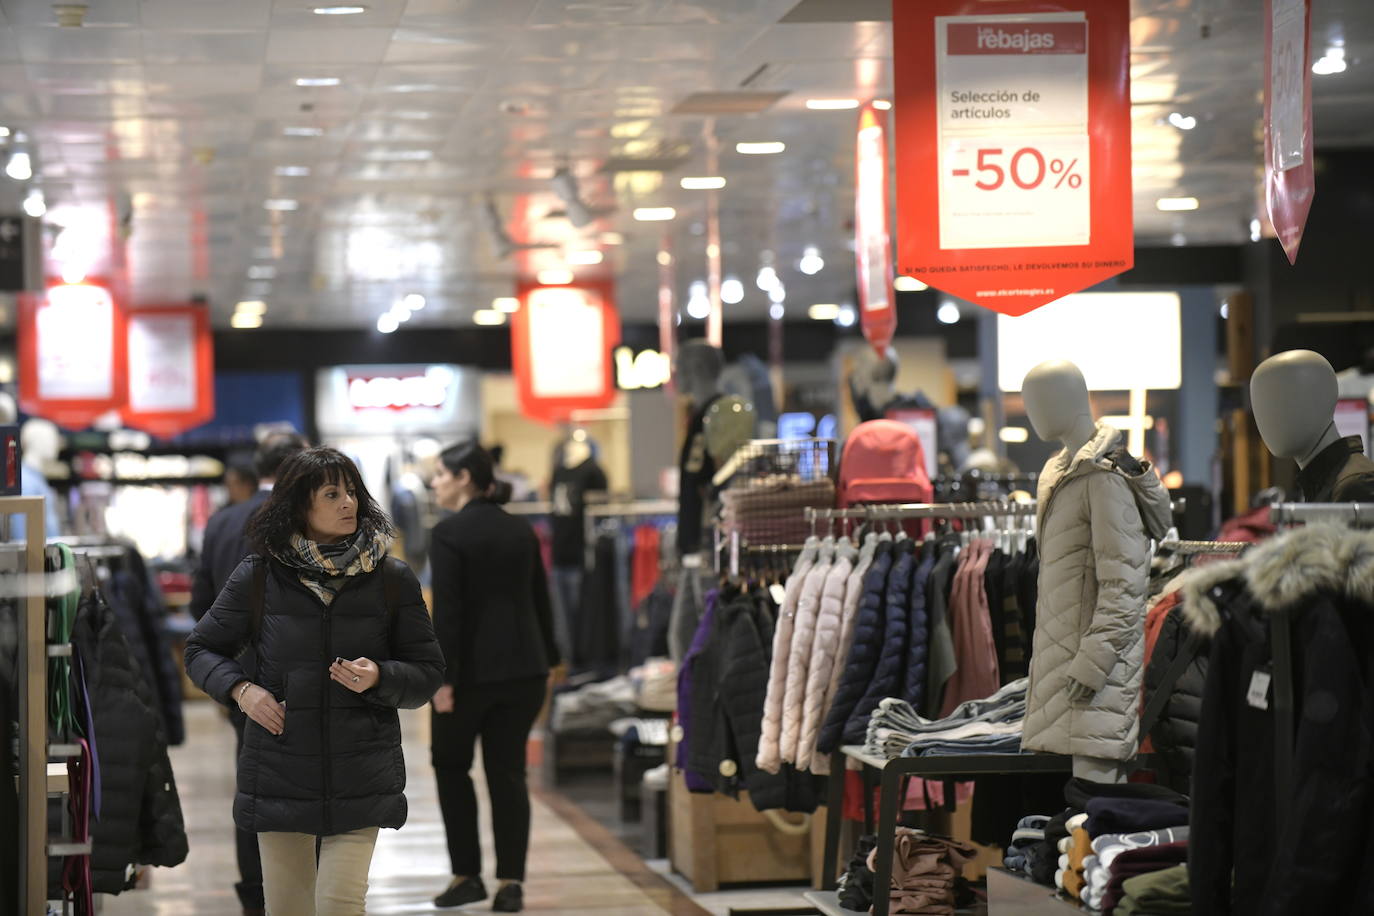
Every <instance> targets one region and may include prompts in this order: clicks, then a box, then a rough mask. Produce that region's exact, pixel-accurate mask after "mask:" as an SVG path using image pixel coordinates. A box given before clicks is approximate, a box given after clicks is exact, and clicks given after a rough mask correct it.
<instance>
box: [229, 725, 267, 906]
mask: <svg viewBox="0 0 1374 916" xmlns="http://www.w3.org/2000/svg"><path fill="white" fill-rule="evenodd" d="M229 721H230V722H232V723H234V732H235V734H237V735H238V749H237V751H236V753H235V754H234V760H235V769H236V770H237V761H238V759H239V756H240V755H242V754H243V727H244V725H245V724H247V722H248V717H247V716H245V715H244V714H243V713H241V712H239V711H238V710H237V709H231V710H229ZM234 850H235V852H236V853H237V854H238V860H239V883H238V884H235V885H234V890H235V891H237V892H238V895H239V904H240V905H241V906H242V907H243V908H244V909H246V910H260V909H262V908H263V907H264V906H265V904H264V903H263V898H262V857H261V856H260V855H259V854H258V835H257V834H256V833H253V832H252V831H251V830H240V829H239V828H238V827H235V828H234Z"/></svg>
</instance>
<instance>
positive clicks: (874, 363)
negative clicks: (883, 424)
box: [849, 346, 898, 421]
mask: <svg viewBox="0 0 1374 916" xmlns="http://www.w3.org/2000/svg"><path fill="white" fill-rule="evenodd" d="M897 369H898V366H897V354H896V352H895V351H894V350H893V349H892V348H890V347H889V348H888V350H887V352H886V353H884V354H883V355H882V356H879V355H878V354H877V352H875V351H874V349H873V348H872V347H868V346H865V347H863V348H862V349H860V350H859V352H858V354H857V355H856V356H855V357H854V369H853V371H851V372H850V373H849V394H850V397H851V398H852V399H853V401H854V409H855V411H856V412H857V413H858V414H859V419H860V420H863V421H867V420H879V419H882V417H883V415H884V411H885V409H886V408H887V405H888V404H891V403H892V402H893V401H894V400H896V398H897Z"/></svg>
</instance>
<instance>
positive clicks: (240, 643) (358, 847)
mask: <svg viewBox="0 0 1374 916" xmlns="http://www.w3.org/2000/svg"><path fill="white" fill-rule="evenodd" d="M248 535H249V540H250V541H251V543H252V544H253V546H254V549H255V550H256V551H257V553H256V554H254V555H253V556H250V557H248V558H247V559H246V560H244V561H243V563H241V564H240V565H239V567H238V569H236V570H235V571H234V573H233V575H232V576H231V577H230V578H229V581H228V582H227V583H226V584H225V586H224V590H223V591H222V592H220V595H219V597H218V598H217V599H216V600H215V603H214V605H213V606H212V607H211V608H210V610H209V611H208V612H207V613H206V614H205V616H204V617H203V618H201V620H200V622H199V623H198V624H197V625H196V629H195V632H194V633H192V635H191V638H190V639H189V640H188V641H187V644H186V669H187V672H188V673H189V674H190V676H191V679H192V680H193V681H195V683H196V684H198V685H199V686H200V687H201V688H202V689H204V690H205V692H206V693H208V694H210V696H212V697H214V698H215V699H216V700H219V701H220V702H222V703H230V702H232V703H236V704H237V705H238V706H239V708H240V709H242V710H243V712H244V713H245V714H246V715H247V716H248V717H249V718H250V719H252V722H251V723H249V725H248V726H247V730H246V732H245V734H244V743H243V751H242V757H241V759H240V761H239V775H238V793H237V795H236V797H235V799H234V820H235V822H236V823H237V824H238V826H239V827H240V828H241V829H243V830H249V831H253V832H255V833H257V834H258V842H259V847H260V849H261V851H262V863H263V892H264V895H265V896H266V898H267V908H268V911H269V912H272V913H277V914H282V916H286V914H290V916H309V914H312V913H314V914H321V916H322V914H330V916H335V914H337V916H343V914H350V916H351V914H356V913H362V912H363V901H364V898H365V897H366V894H367V873H368V867H369V865H370V863H371V859H372V850H373V846H374V844H375V843H376V839H377V831H378V828H380V827H400V826H401V825H402V824H404V823H405V820H406V800H405V795H404V788H405V762H404V760H403V759H402V756H401V729H400V722H399V720H398V717H397V715H396V710H397V708H398V707H404V708H409V709H414V708H418V707H420V706H423V705H424V704H425V703H426V702H428V700H429V698H430V697H432V696H433V695H434V692H435V691H436V690H438V688H439V685H440V684H441V683H442V680H443V673H444V659H443V653H442V652H441V651H440V648H439V644H438V642H437V641H436V639H435V637H434V628H433V626H432V624H431V622H430V618H429V613H428V611H427V610H426V608H425V603H424V598H423V597H422V596H421V594H420V586H419V583H418V582H417V581H416V579H415V576H414V575H413V574H412V573H411V572H410V570H409V569H408V568H407V567H406V566H405V564H404V563H401V562H400V561H398V560H394V559H388V558H387V556H386V552H387V548H388V547H389V546H390V544H391V539H392V526H391V522H390V520H389V519H388V518H387V517H386V515H385V513H383V512H382V511H381V509H380V508H379V507H378V506H377V504H376V502H374V501H373V499H372V497H371V496H370V495H369V494H368V492H367V488H366V487H365V486H364V485H363V481H362V478H361V476H360V475H359V473H358V469H357V467H356V466H355V465H354V464H353V462H352V461H351V460H349V459H348V457H347V456H345V455H343V454H342V453H340V452H338V451H335V450H334V449H330V448H315V449H310V450H308V451H304V452H300V453H299V454H297V455H295V456H294V457H292V458H290V459H289V460H288V461H287V462H286V464H284V465H283V466H282V468H281V471H280V472H279V474H278V476H277V483H276V486H275V488H274V489H273V491H272V496H271V498H270V499H269V500H268V501H267V502H266V503H265V504H264V505H263V507H262V508H261V509H260V510H259V511H258V513H257V514H256V515H255V516H254V517H253V520H252V521H251V522H250V523H249V529H248ZM255 609H256V611H255ZM259 615H260V618H259ZM255 618H258V622H255ZM254 641H255V642H256V645H257V657H258V670H257V680H256V682H252V681H249V680H248V679H247V677H246V676H245V674H244V671H243V669H242V668H241V667H240V666H239V663H238V661H237V657H238V655H239V653H240V651H242V649H243V648H244V647H245V646H246V645H247V644H248V643H249V642H254ZM317 838H322V842H321V844H320V846H321V848H320V853H319V859H318V869H317V865H316V851H315V848H316V839H317Z"/></svg>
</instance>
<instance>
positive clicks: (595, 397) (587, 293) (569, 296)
mask: <svg viewBox="0 0 1374 916" xmlns="http://www.w3.org/2000/svg"><path fill="white" fill-rule="evenodd" d="M518 295H519V297H520V310H519V311H517V312H516V313H515V314H514V315H512V316H511V364H512V367H513V368H514V370H515V382H516V392H517V394H518V395H519V398H520V411H521V413H523V414H524V415H525V416H527V417H529V418H530V419H532V420H542V421H543V422H546V423H557V422H561V421H564V420H567V419H568V418H569V417H571V416H572V414H573V412H575V411H578V410H597V409H600V408H603V407H609V406H610V405H611V403H612V402H613V401H614V400H615V397H616V387H615V363H614V362H613V361H612V357H611V351H612V350H613V349H614V348H615V346H616V344H618V343H620V313H619V312H617V311H616V307H615V302H614V299H613V287H612V285H611V283H610V281H603V282H595V281H591V282H588V281H581V282H579V283H578V284H577V285H576V286H541V285H525V284H522V285H521V286H520V288H519V290H518Z"/></svg>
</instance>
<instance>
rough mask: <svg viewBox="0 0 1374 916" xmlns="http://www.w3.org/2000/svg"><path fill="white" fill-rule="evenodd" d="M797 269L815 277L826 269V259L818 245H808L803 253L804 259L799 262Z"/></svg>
mask: <svg viewBox="0 0 1374 916" xmlns="http://www.w3.org/2000/svg"><path fill="white" fill-rule="evenodd" d="M797 269H798V270H800V271H801V272H802V273H804V274H806V275H807V276H808V277H814V276H815V275H816V274H818V273H820V272H821V271H822V270H824V269H825V259H824V258H822V257H821V252H820V249H818V248H816V246H814V245H811V246H808V247H807V249H806V251H804V252H803V253H802V259H801V261H800V262H799V263H798V264H797Z"/></svg>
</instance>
